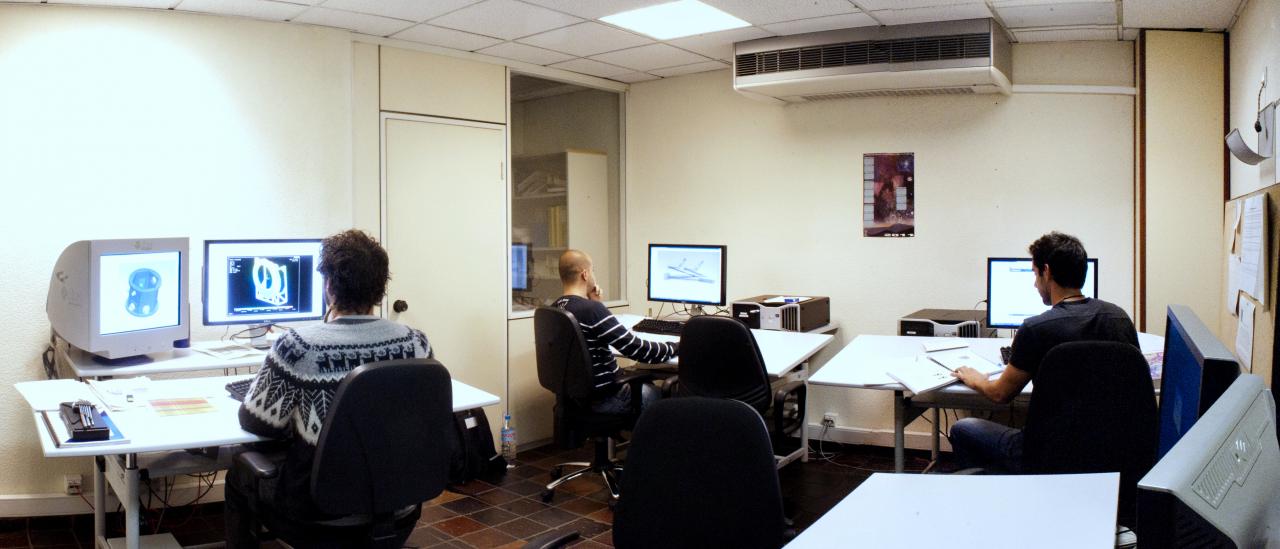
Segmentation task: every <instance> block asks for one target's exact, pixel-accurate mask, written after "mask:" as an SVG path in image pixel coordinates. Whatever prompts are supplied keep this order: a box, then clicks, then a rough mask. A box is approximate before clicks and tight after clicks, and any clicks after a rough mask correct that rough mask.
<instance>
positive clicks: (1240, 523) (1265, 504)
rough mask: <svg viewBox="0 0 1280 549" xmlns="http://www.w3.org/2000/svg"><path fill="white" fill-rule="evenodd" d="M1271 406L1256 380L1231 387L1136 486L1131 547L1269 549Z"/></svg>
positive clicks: (1275, 470)
mask: <svg viewBox="0 0 1280 549" xmlns="http://www.w3.org/2000/svg"><path fill="white" fill-rule="evenodd" d="M1275 405H1276V404H1275V400H1273V399H1272V396H1271V391H1268V390H1267V388H1266V387H1264V386H1263V384H1262V378H1260V377H1258V376H1255V375H1252V374H1245V375H1241V376H1238V377H1237V378H1236V380H1235V381H1234V382H1233V383H1231V385H1230V386H1229V387H1228V388H1227V390H1226V391H1225V392H1223V393H1222V395H1221V397H1220V398H1218V400H1217V401H1216V402H1215V403H1214V404H1213V406H1211V407H1209V409H1208V410H1206V411H1205V414H1204V415H1203V416H1201V417H1200V420H1199V421H1197V422H1196V424H1195V426H1193V427H1191V429H1190V430H1189V431H1187V433H1186V434H1185V435H1183V436H1182V439H1181V440H1179V441H1178V443H1177V444H1175V445H1174V446H1173V448H1172V449H1170V450H1169V453H1167V454H1165V455H1164V457H1163V458H1160V460H1159V461H1158V462H1157V463H1156V464H1155V466H1154V467H1152V468H1151V471H1149V472H1148V473H1147V474H1146V475H1145V476H1143V477H1142V480H1139V481H1138V498H1137V500H1138V507H1137V521H1136V524H1134V525H1132V526H1133V531H1134V533H1135V534H1137V536H1138V544H1139V547H1264V546H1267V547H1271V546H1274V544H1275V542H1276V541H1277V540H1275V539H1274V538H1275V536H1276V531H1275V527H1276V525H1277V523H1276V516H1277V515H1278V514H1280V507H1278V506H1277V501H1276V495H1277V494H1278V493H1280V447H1278V446H1277V443H1276V424H1275V417H1276V415H1275ZM1268 529H1270V530H1271V531H1268ZM1264 538H1272V539H1269V540H1266V539H1264ZM1268 541H1270V542H1271V543H1270V544H1268V543H1267V542H1268Z"/></svg>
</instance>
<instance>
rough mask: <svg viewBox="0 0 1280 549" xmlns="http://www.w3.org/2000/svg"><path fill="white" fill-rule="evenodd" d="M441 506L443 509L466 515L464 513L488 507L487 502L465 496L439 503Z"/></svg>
mask: <svg viewBox="0 0 1280 549" xmlns="http://www.w3.org/2000/svg"><path fill="white" fill-rule="evenodd" d="M441 507H444V508H445V509H448V510H450V511H453V512H455V513H457V514H459V515H466V514H470V513H474V512H476V511H479V510H481V509H487V508H489V504H488V503H485V502H483V501H480V500H478V499H476V498H472V497H466V498H462V499H455V500H453V501H450V502H449V503H446V504H444V505H441Z"/></svg>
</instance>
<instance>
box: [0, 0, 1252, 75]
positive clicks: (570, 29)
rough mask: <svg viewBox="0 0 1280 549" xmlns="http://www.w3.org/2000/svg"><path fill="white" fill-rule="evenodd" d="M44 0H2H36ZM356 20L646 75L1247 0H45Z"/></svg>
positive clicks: (1233, 10)
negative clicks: (671, 29) (688, 1)
mask: <svg viewBox="0 0 1280 549" xmlns="http://www.w3.org/2000/svg"><path fill="white" fill-rule="evenodd" d="M36 1H40V0H0V3H6V2H23V3H34V2H36ZM44 1H45V2H47V3H53V4H82V5H94V6H121V7H133V8H151V9H172V10H177V11H191V12H200V13H213V14H221V15H232V16H239V17H251V18H254V19H266V20H271V21H291V22H294V23H304V24H311V25H322V26H328V27H337V28H343V29H349V30H351V31H354V32H357V33H361V34H367V35H371V36H379V37H390V38H395V39H400V40H406V41H410V42H418V43H422V44H430V45H433V46H440V47H445V48H450V49H455V50H461V51H472V52H477V53H481V54H485V55H490V56H494V57H499V58H503V59H509V60H515V61H522V62H525V63H531V64H535V65H545V66H550V67H556V68H560V69H565V70H569V71H573V72H578V73H582V74H589V75H592V76H598V77H601V78H608V79H612V80H617V81H619V82H643V81H646V80H654V79H657V78H669V77H672V76H679V75H684V74H692V73H696V72H704V71H711V70H719V69H723V68H726V67H728V66H730V64H731V63H732V57H733V43H734V42H740V41H743V40H752V39H755V38H764V37H768V36H778V35H788V34H800V33H806V32H817V31H824V30H833V29H843V28H851V27H860V26H871V25H900V24H907V23H922V22H929V21H948V20H955V19H971V18H977V17H995V18H996V19H998V20H999V21H1000V22H1001V23H1003V24H1004V25H1005V27H1006V28H1008V29H1009V30H1010V31H1011V33H1012V34H1013V38H1014V40H1016V41H1019V42H1045V41H1068V40H1133V39H1134V37H1135V36H1137V31H1138V29H1143V28H1159V29H1209V30H1220V29H1226V28H1229V27H1230V26H1231V24H1232V23H1233V22H1234V21H1235V17H1236V14H1237V13H1238V12H1239V11H1240V9H1241V7H1242V5H1243V4H1244V2H1247V1H1248V0H702V1H703V2H705V3H707V4H710V5H713V6H715V7H717V8H720V9H721V10H724V11H726V12H728V13H731V14H733V15H735V16H737V17H738V18H740V19H743V20H745V21H747V22H749V23H751V26H750V27H746V28H741V29H735V30H729V31H723V32H716V33H710V34H703V35H698V36H690V37H685V38H676V39H673V40H667V41H658V40H654V39H652V38H649V37H647V36H643V35H640V34H637V33H634V32H631V31H628V30H624V29H621V28H618V27H614V26H611V25H609V24H607V23H604V22H601V21H599V18H601V17H604V16H608V15H613V14H615V13H619V12H623V11H627V10H631V9H635V8H640V7H644V6H649V5H653V4H661V3H664V2H668V1H670V0H288V1H279V0H44Z"/></svg>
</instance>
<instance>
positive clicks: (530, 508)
mask: <svg viewBox="0 0 1280 549" xmlns="http://www.w3.org/2000/svg"><path fill="white" fill-rule="evenodd" d="M497 507H498V508H499V509H502V510H504V511H510V512H512V513H515V514H517V515H520V516H526V515H532V514H534V513H537V512H538V511H541V510H543V509H550V508H551V506H550V505H547V504H545V503H542V501H540V500H537V499H533V498H520V499H518V500H515V501H512V502H508V503H504V504H502V505H498V506H497Z"/></svg>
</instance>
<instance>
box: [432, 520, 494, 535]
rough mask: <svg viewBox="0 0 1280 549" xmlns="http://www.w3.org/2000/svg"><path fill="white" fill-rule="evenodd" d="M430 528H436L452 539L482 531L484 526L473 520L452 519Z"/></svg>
mask: <svg viewBox="0 0 1280 549" xmlns="http://www.w3.org/2000/svg"><path fill="white" fill-rule="evenodd" d="M432 528H436V529H438V530H440V531H441V532H444V533H446V534H449V535H450V536H453V537H455V538H456V537H458V536H465V535H467V534H470V533H472V532H475V531H477V530H484V529H485V528H486V526H485V525H484V524H483V523H480V522H477V521H476V520H474V519H470V518H467V517H453V518H451V519H449V520H446V521H443V522H437V523H436V524H435V525H433V526H432Z"/></svg>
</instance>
